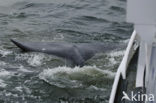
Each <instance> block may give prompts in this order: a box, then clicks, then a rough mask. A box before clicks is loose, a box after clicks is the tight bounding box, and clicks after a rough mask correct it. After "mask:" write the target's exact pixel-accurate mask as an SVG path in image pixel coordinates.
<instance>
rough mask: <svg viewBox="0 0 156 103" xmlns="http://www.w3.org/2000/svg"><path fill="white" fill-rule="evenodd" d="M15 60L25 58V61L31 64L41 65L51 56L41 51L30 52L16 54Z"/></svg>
mask: <svg viewBox="0 0 156 103" xmlns="http://www.w3.org/2000/svg"><path fill="white" fill-rule="evenodd" d="M15 59H16V60H26V61H27V63H28V64H29V65H31V66H41V65H43V64H44V61H49V60H50V59H51V58H50V57H47V56H45V55H44V54H42V53H31V54H27V53H26V54H21V55H16V57H15Z"/></svg>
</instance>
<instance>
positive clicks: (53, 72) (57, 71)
mask: <svg viewBox="0 0 156 103" xmlns="http://www.w3.org/2000/svg"><path fill="white" fill-rule="evenodd" d="M114 76H115V73H114V72H111V71H108V70H101V69H99V68H97V67H96V66H84V67H81V68H80V67H74V68H70V67H66V66H64V67H57V68H53V69H46V70H44V71H43V72H41V73H40V74H39V78H40V79H42V80H44V81H45V82H47V83H49V84H51V85H55V86H57V87H60V88H83V87H86V86H87V87H89V86H91V85H92V86H99V85H101V83H104V82H102V81H105V80H110V79H112V78H113V77H114Z"/></svg>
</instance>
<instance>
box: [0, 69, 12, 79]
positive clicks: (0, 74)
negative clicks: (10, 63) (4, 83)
mask: <svg viewBox="0 0 156 103" xmlns="http://www.w3.org/2000/svg"><path fill="white" fill-rule="evenodd" d="M10 75H11V73H10V72H8V71H6V70H0V79H6V78H8V77H10Z"/></svg>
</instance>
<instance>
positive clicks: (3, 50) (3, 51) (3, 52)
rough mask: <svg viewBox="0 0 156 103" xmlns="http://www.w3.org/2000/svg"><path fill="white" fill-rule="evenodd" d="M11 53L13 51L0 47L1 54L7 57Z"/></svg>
mask: <svg viewBox="0 0 156 103" xmlns="http://www.w3.org/2000/svg"><path fill="white" fill-rule="evenodd" d="M11 53H12V51H9V50H6V49H4V48H3V47H0V55H2V57H5V56H7V55H9V54H11Z"/></svg>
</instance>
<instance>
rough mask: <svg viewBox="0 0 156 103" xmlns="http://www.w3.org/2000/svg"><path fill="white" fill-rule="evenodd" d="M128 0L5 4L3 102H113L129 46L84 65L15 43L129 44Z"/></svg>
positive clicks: (0, 29) (0, 35) (0, 9)
mask: <svg viewBox="0 0 156 103" xmlns="http://www.w3.org/2000/svg"><path fill="white" fill-rule="evenodd" d="M132 31H133V26H132V25H131V24H128V23H126V0H0V103H108V100H109V95H110V91H111V87H112V84H113V79H114V76H115V73H116V70H117V67H118V65H119V63H120V61H121V60H122V57H123V55H124V51H125V48H124V49H123V48H122V49H120V48H118V50H116V49H115V50H113V51H110V52H107V53H100V54H97V55H95V56H94V57H93V58H91V59H90V60H88V61H86V63H85V66H84V67H72V66H70V63H69V62H68V61H66V60H64V59H61V58H58V57H55V56H52V55H47V54H42V53H24V52H21V50H20V49H19V48H17V47H16V46H15V45H14V44H12V43H11V42H10V39H11V38H16V39H19V40H23V41H24V40H25V41H43V42H44V41H51V42H55V41H57V42H59V41H60V42H71V43H86V42H87V43H91V42H108V43H110V44H112V43H118V44H119V45H123V44H124V45H127V43H128V40H129V38H130V36H131V33H132Z"/></svg>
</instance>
